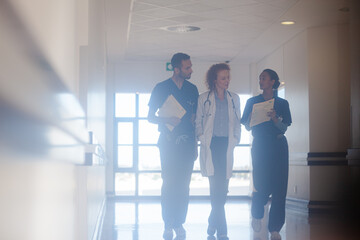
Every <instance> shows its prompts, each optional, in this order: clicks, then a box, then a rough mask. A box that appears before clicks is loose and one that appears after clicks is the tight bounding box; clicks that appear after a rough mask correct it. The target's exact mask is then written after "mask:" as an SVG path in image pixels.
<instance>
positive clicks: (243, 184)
mask: <svg viewBox="0 0 360 240" xmlns="http://www.w3.org/2000/svg"><path fill="white" fill-rule="evenodd" d="M249 193H250V173H234V174H233V176H232V178H231V179H230V182H229V194H228V195H229V196H241V195H242V196H244V195H249Z"/></svg>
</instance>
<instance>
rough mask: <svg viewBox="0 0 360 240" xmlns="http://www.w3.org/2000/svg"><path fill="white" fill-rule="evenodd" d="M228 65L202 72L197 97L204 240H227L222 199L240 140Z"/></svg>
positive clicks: (237, 106) (236, 100)
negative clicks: (205, 205) (205, 191)
mask: <svg viewBox="0 0 360 240" xmlns="http://www.w3.org/2000/svg"><path fill="white" fill-rule="evenodd" d="M229 83H230V67H229V65H228V64H226V63H219V64H214V65H212V66H211V67H210V69H209V70H208V72H207V74H206V84H207V87H208V89H209V90H208V91H207V92H204V93H202V94H201V95H200V96H199V99H198V107H197V113H196V120H195V123H196V136H197V139H198V140H199V141H200V167H201V173H202V175H203V176H206V177H208V178H209V184H210V199H211V213H210V216H209V219H208V222H209V225H208V229H207V233H208V235H209V237H208V239H215V237H214V235H215V233H216V234H217V239H218V240H227V239H228V237H227V224H226V217H225V208H224V206H225V202H226V197H227V193H228V186H229V179H230V178H231V176H232V169H233V162H234V157H233V153H234V148H235V146H236V144H237V143H239V141H240V129H241V128H240V98H239V96H238V95H237V94H236V93H233V92H230V91H228V87H229Z"/></svg>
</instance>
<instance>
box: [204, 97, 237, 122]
mask: <svg viewBox="0 0 360 240" xmlns="http://www.w3.org/2000/svg"><path fill="white" fill-rule="evenodd" d="M226 92H227V93H228V94H229V96H230V98H231V103H232V107H233V110H234V113H235V116H236V119H237V120H239V121H240V118H239V116H238V114H237V112H236V109H235V103H234V99H233V97H232V96H231V93H230V92H229V91H228V90H226ZM210 93H211V91H209V93H208V95H207V97H206V100H205V102H204V109H206V104H208V108H207V111H206V116H211V114H209V111H210V106H211V101H210V99H209V96H210Z"/></svg>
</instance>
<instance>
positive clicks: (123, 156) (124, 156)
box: [118, 146, 133, 168]
mask: <svg viewBox="0 0 360 240" xmlns="http://www.w3.org/2000/svg"><path fill="white" fill-rule="evenodd" d="M132 166H133V147H132V146H118V167H119V168H131V167H132Z"/></svg>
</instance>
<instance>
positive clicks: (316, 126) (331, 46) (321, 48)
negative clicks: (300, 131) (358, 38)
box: [308, 25, 350, 152]
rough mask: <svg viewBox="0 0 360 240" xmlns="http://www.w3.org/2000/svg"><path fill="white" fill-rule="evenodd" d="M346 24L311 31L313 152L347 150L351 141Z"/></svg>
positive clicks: (311, 147)
mask: <svg viewBox="0 0 360 240" xmlns="http://www.w3.org/2000/svg"><path fill="white" fill-rule="evenodd" d="M348 40H349V33H348V26H347V25H340V26H327V27H322V28H312V29H309V31H308V42H309V44H308V54H309V58H308V66H309V71H308V72H309V75H308V76H309V101H310V102H311V104H310V106H309V114H310V119H311V122H310V141H311V144H310V151H311V152H346V150H347V148H348V147H349V144H350V138H349V136H350V75H349V74H350V66H349V49H348V46H349V42H348Z"/></svg>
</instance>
